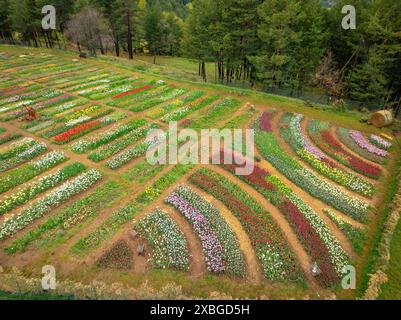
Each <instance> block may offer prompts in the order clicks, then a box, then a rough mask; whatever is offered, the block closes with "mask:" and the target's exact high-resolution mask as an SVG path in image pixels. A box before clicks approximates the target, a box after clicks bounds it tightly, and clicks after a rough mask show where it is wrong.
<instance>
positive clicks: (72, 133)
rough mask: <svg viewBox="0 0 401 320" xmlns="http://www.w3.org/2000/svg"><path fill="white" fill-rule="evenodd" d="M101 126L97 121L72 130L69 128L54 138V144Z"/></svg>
mask: <svg viewBox="0 0 401 320" xmlns="http://www.w3.org/2000/svg"><path fill="white" fill-rule="evenodd" d="M101 125H102V122H101V121H99V120H92V121H89V122H85V123H82V124H80V125H78V126H76V127H74V128H71V129H69V130H67V131H65V132H63V133H60V134H59V135H57V136H55V137H54V138H53V139H54V141H55V142H66V141H68V140H70V139H71V138H73V137H74V136H76V135H80V134H82V133H83V132H85V131H87V130H91V129H94V128H96V127H98V126H101Z"/></svg>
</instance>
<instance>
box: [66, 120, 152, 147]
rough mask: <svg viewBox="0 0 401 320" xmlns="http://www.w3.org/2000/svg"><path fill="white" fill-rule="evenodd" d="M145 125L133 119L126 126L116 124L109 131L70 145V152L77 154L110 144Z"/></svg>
mask: <svg viewBox="0 0 401 320" xmlns="http://www.w3.org/2000/svg"><path fill="white" fill-rule="evenodd" d="M146 123H147V121H146V120H144V119H135V120H132V121H130V122H129V123H127V124H122V125H121V124H117V125H115V126H114V127H113V128H111V129H110V130H108V131H106V132H103V133H101V134H100V135H96V136H94V137H92V138H90V139H83V140H80V141H78V142H76V143H74V144H73V145H72V150H73V151H74V152H77V153H82V152H84V151H86V150H94V149H97V148H98V147H100V146H102V145H105V144H107V143H110V142H111V141H114V140H116V139H117V138H119V137H121V136H123V135H125V134H127V133H130V132H131V131H133V130H135V129H138V128H139V127H142V126H144V125H145V124H146Z"/></svg>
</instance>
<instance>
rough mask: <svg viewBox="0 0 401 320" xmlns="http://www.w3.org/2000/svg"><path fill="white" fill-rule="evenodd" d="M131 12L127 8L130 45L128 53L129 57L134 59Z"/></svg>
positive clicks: (128, 40)
mask: <svg viewBox="0 0 401 320" xmlns="http://www.w3.org/2000/svg"><path fill="white" fill-rule="evenodd" d="M131 28H132V26H131V12H130V10H129V9H127V46H128V55H129V59H130V60H132V59H134V52H133V48H132V30H131Z"/></svg>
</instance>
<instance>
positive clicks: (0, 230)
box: [0, 169, 102, 240]
mask: <svg viewBox="0 0 401 320" xmlns="http://www.w3.org/2000/svg"><path fill="white" fill-rule="evenodd" d="M101 177H102V174H101V173H100V172H99V171H98V170H96V169H92V170H89V171H88V172H85V173H83V174H81V175H79V176H78V177H76V178H75V179H74V180H72V181H68V182H66V183H64V184H63V185H62V186H61V187H59V188H57V189H56V190H54V191H52V192H51V193H49V194H48V195H47V196H45V197H44V198H43V199H40V200H38V201H37V202H35V203H33V204H32V205H30V206H29V207H28V208H26V209H24V210H23V211H22V212H20V213H18V214H15V215H13V216H12V217H10V218H9V219H7V220H6V221H4V222H3V224H1V225H0V240H3V239H5V238H8V237H10V236H11V235H13V234H15V233H16V232H18V231H19V230H22V229H23V228H25V227H26V226H27V225H29V224H30V223H31V222H32V221H34V220H36V219H38V218H40V217H42V216H43V215H45V214H46V213H48V212H50V211H51V210H52V209H53V208H54V207H57V206H59V205H60V204H61V203H63V202H65V201H66V200H68V199H70V198H71V197H72V196H74V195H76V194H79V193H81V192H83V191H85V190H87V189H88V188H90V187H91V186H92V185H94V184H95V183H96V182H97V181H98V180H99V179H100V178H101Z"/></svg>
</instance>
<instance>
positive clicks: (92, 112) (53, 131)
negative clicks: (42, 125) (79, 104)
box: [41, 106, 113, 138]
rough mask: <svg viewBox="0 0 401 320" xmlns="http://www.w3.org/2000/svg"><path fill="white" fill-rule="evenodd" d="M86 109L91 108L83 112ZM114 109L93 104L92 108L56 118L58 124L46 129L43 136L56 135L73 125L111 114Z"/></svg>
mask: <svg viewBox="0 0 401 320" xmlns="http://www.w3.org/2000/svg"><path fill="white" fill-rule="evenodd" d="M86 110H89V111H88V113H87V114H82V112H85V111H86ZM112 112H113V110H112V109H104V108H103V107H99V106H92V107H90V108H85V109H83V110H79V111H74V112H73V113H72V114H71V115H69V116H66V117H63V118H61V119H56V120H55V121H56V124H55V126H53V127H52V128H50V129H48V130H46V131H44V132H43V133H42V134H41V136H42V137H44V138H51V137H54V136H56V135H58V134H61V133H63V132H65V131H67V130H69V129H71V128H72V127H74V126H76V125H79V124H84V123H86V122H90V121H94V120H96V119H99V118H101V117H104V116H106V115H109V114H110V113H112ZM59 122H64V123H63V124H61V125H59V124H58V123H59Z"/></svg>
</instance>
